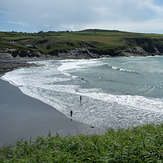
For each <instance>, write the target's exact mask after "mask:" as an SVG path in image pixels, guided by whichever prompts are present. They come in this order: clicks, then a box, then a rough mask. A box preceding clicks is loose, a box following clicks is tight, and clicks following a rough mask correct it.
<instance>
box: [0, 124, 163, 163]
mask: <svg viewBox="0 0 163 163" xmlns="http://www.w3.org/2000/svg"><path fill="white" fill-rule="evenodd" d="M162 161H163V123H160V124H158V125H154V124H147V125H144V126H139V127H134V128H132V129H127V130H122V129H119V130H118V131H115V130H112V129H110V130H107V132H106V133H105V134H103V135H96V134H94V135H87V134H79V135H76V136H71V135H68V136H67V137H65V138H62V137H60V136H59V135H58V134H57V135H56V136H51V134H50V133H49V135H48V136H47V137H37V138H35V139H34V141H30V142H27V141H24V140H20V141H19V142H17V143H16V145H15V146H12V145H11V146H4V147H1V148H0V162H12V163H13V162H19V163H21V162H33V163H35V162H36V163H42V162H101V163H102V162H111V163H114V162H115V163H120V162H123V163H124V162H131V163H136V162H148V163H155V162H156V163H162Z"/></svg>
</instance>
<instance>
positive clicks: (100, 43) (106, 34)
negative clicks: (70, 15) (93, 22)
mask: <svg viewBox="0 0 163 163" xmlns="http://www.w3.org/2000/svg"><path fill="white" fill-rule="evenodd" d="M13 41H14V43H13ZM151 43H153V44H154V47H157V48H159V50H160V51H161V53H162V52H163V35H161V34H143V33H131V32H123V31H115V30H110V31H109V30H98V29H94V30H93V29H89V30H83V31H76V32H69V31H66V32H64V31H63V32H39V33H17V32H0V50H6V49H16V50H18V51H20V52H21V51H30V52H40V53H41V54H51V55H53V54H57V53H58V52H63V51H67V50H73V49H75V48H83V47H85V48H87V49H90V50H91V51H96V52H97V53H99V54H100V53H101V52H102V51H106V52H107V51H110V50H112V51H118V50H122V49H126V48H128V47H134V46H140V47H142V48H144V49H145V50H147V49H149V50H150V47H152V48H153V45H152V44H151ZM28 45H32V46H33V47H29V46H28ZM147 52H148V51H147Z"/></svg>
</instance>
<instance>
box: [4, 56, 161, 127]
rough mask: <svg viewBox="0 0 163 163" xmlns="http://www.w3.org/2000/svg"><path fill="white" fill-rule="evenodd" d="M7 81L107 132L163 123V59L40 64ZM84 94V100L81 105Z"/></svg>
mask: <svg viewBox="0 0 163 163" xmlns="http://www.w3.org/2000/svg"><path fill="white" fill-rule="evenodd" d="M36 63H37V64H41V65H44V66H41V67H31V68H21V69H18V70H15V71H12V72H9V73H6V74H5V75H4V76H3V77H2V79H4V80H7V81H9V82H10V83H12V84H14V85H16V86H18V87H19V88H20V89H21V91H22V92H23V93H24V94H27V95H29V96H31V97H33V98H37V99H39V100H41V101H43V102H45V103H47V104H49V105H51V106H53V107H54V108H56V109H57V110H59V111H60V112H62V113H63V114H65V115H66V116H67V117H70V111H71V110H72V111H73V119H74V120H76V121H80V122H83V123H87V124H91V125H95V126H98V127H103V128H114V129H117V128H118V127H122V128H127V127H131V126H137V125H141V124H146V123H150V122H158V121H162V120H163V57H161V56H156V57H129V58H126V57H124V58H102V59H92V60H62V61H40V62H36ZM80 96H82V100H81V101H80Z"/></svg>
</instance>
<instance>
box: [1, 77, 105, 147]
mask: <svg viewBox="0 0 163 163" xmlns="http://www.w3.org/2000/svg"><path fill="white" fill-rule="evenodd" d="M49 131H50V132H51V134H52V135H55V134H56V133H59V135H60V136H63V137H64V136H66V135H68V134H72V135H75V134H78V133H87V134H92V133H96V134H102V133H104V132H105V130H104V129H99V128H96V127H95V128H92V126H90V125H87V124H83V123H79V122H76V121H73V120H72V121H71V120H70V119H69V118H67V117H66V116H65V115H63V114H62V113H60V112H59V111H57V110H56V109H55V108H53V107H51V106H49V105H47V104H45V103H43V102H41V101H39V100H36V99H33V98H31V97H29V96H26V95H24V94H23V93H22V92H21V91H20V90H19V89H18V88H17V87H15V86H13V85H11V84H9V83H8V82H6V81H3V80H1V79H0V145H6V144H14V143H15V142H16V140H20V139H22V138H23V139H24V140H27V141H28V140H30V138H34V137H37V136H46V135H47V134H48V133H49Z"/></svg>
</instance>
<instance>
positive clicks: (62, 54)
mask: <svg viewBox="0 0 163 163" xmlns="http://www.w3.org/2000/svg"><path fill="white" fill-rule="evenodd" d="M123 42H125V44H126V48H125V49H124V48H123V49H120V50H117V49H108V50H104V49H97V48H96V47H95V46H88V47H82V46H81V47H80V48H74V49H72V50H66V49H65V50H60V51H59V50H54V51H51V52H49V53H48V54H41V53H40V52H39V51H35V52H33V51H30V49H29V50H28V49H27V50H16V49H7V50H5V51H0V58H12V57H13V58H19V57H21V58H24V57H25V58H32V57H35V58H50V59H51V58H54V59H88V58H100V57H122V56H149V55H150V56H153V55H163V40H161V39H149V38H129V39H125V40H123Z"/></svg>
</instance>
